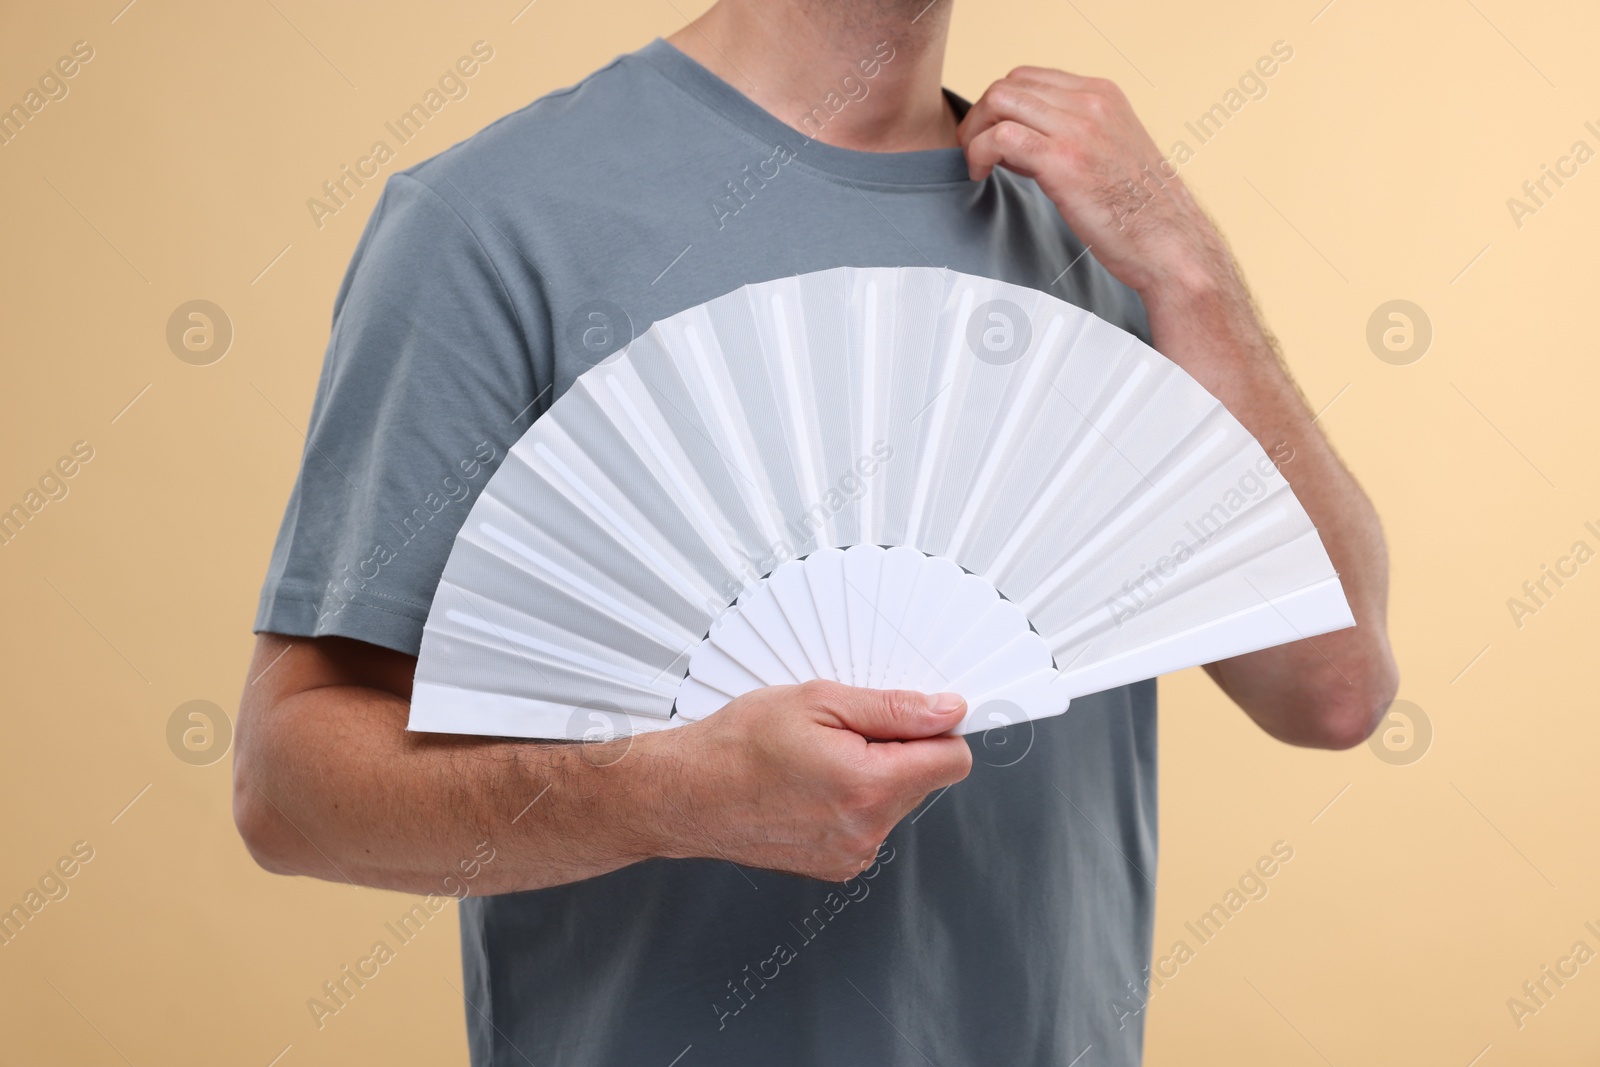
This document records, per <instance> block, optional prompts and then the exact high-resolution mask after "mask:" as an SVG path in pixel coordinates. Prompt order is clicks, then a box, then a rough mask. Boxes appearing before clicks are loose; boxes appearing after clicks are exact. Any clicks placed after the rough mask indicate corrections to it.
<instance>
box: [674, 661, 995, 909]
mask: <svg viewBox="0 0 1600 1067" xmlns="http://www.w3.org/2000/svg"><path fill="white" fill-rule="evenodd" d="M966 708H967V705H966V702H965V701H963V700H962V699H961V698H960V697H958V696H955V695H953V694H941V695H939V696H927V695H924V694H922V693H913V692H903V691H898V690H880V689H856V688H852V687H850V686H846V685H840V684H838V683H837V682H822V681H816V682H806V683H805V684H803V685H789V686H774V687H772V688H770V689H758V690H756V691H755V692H753V693H749V694H747V695H745V696H742V697H740V698H738V699H737V700H735V701H733V702H732V703H730V704H729V705H728V706H727V707H725V708H723V709H722V710H721V711H719V712H717V713H716V714H715V715H712V716H709V717H708V718H706V719H704V720H702V721H701V722H698V723H695V724H693V725H691V726H686V727H683V728H681V729H678V730H669V731H667V732H666V734H663V735H658V736H659V738H660V740H661V741H663V742H667V743H669V744H672V745H674V746H675V747H677V749H678V752H679V758H680V759H682V760H683V761H684V766H685V767H686V768H688V769H689V773H691V774H694V775H696V776H697V777H699V780H698V781H697V782H695V783H694V784H693V785H692V786H691V788H690V789H689V790H688V793H689V796H690V798H691V799H690V801H689V803H688V804H686V805H684V809H683V810H682V811H681V812H678V813H677V814H678V816H679V818H677V819H675V820H673V824H674V825H673V830H672V833H673V836H674V837H675V839H676V845H675V846H674V851H676V852H677V854H679V855H685V856H719V857H721V858H723V859H729V860H733V861H734V862H736V863H742V864H745V865H746V866H750V867H769V868H773V869H776V870H783V871H790V872H793V873H795V874H803V875H808V876H810V877H812V878H820V879H823V880H825V881H833V882H839V881H844V880H845V879H847V878H853V877H855V876H856V875H857V874H860V873H861V871H862V870H863V869H865V868H866V867H867V866H869V865H870V864H871V863H872V861H873V859H874V857H876V855H877V853H878V848H879V846H880V845H881V844H882V843H883V839H884V838H885V837H887V836H888V835H889V831H890V830H892V829H893V828H894V826H895V824H896V823H898V822H899V821H900V820H901V819H903V818H904V817H905V816H906V814H907V813H908V812H910V811H911V810H912V809H913V808H915V807H916V806H917V805H918V804H919V803H921V802H922V798H923V797H925V796H927V795H928V794H929V793H931V792H933V791H934V790H935V789H941V788H943V787H945V786H947V785H951V784H952V783H954V782H958V781H960V780H961V779H963V778H965V777H966V776H967V772H968V771H970V770H971V769H972V749H971V748H969V747H968V745H967V742H966V741H965V740H964V739H963V738H960V737H953V736H939V735H943V734H944V733H945V731H947V730H949V729H951V728H952V727H954V726H955V725H956V724H958V723H959V722H960V721H961V717H962V715H963V714H965V712H966ZM670 735H677V736H675V737H673V736H670ZM868 738H879V739H882V740H877V741H868V740H867V739H868ZM701 776H703V777H701Z"/></svg>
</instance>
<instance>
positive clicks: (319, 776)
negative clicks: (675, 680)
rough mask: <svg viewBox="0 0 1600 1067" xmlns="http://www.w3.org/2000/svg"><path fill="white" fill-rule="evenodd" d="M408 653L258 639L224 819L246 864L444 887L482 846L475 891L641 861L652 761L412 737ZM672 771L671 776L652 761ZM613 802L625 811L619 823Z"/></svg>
mask: <svg viewBox="0 0 1600 1067" xmlns="http://www.w3.org/2000/svg"><path fill="white" fill-rule="evenodd" d="M416 662H417V661H416V659H415V658H414V657H412V656H407V655H405V654H403V653H400V652H395V651H391V650H389V649H385V648H380V647H378V646H376V645H369V644H366V643H364V642H361V641H353V640H348V639H346V638H339V637H326V638H317V639H308V638H299V637H282V636H278V635H274V634H264V635H262V636H261V638H260V639H259V641H258V642H257V646H256V653H255V657H254V662H253V663H252V665H251V668H250V675H249V678H250V680H249V681H248V682H247V683H246V685H245V690H244V696H243V699H242V700H241V702H240V708H239V727H238V739H237V744H236V748H235V752H234V796H233V810H234V819H235V821H236V822H237V823H238V826H239V831H240V834H241V835H242V836H243V838H244V841H245V844H246V846H247V847H248V848H249V849H250V853H251V855H252V856H254V857H255V859H256V861H257V862H258V863H260V864H261V866H263V867H265V868H266V869H267V870H270V871H274V872H277V873H281V874H309V875H313V876H315V877H318V878H325V879H328V880H330V881H344V882H352V883H355V884H359V885H369V886H377V887H379V888H383V889H397V890H402V891H408V892H417V893H440V892H443V891H444V890H443V889H442V888H441V887H442V886H443V885H444V883H445V880H446V879H447V878H449V877H451V876H452V875H454V876H456V877H457V878H459V875H460V871H459V867H458V865H459V864H460V863H461V861H462V860H464V859H471V858H472V857H473V856H474V854H475V850H476V849H477V847H478V845H479V844H480V843H481V842H483V841H485V840H487V841H489V842H491V843H492V844H493V845H494V848H495V857H496V861H495V862H493V863H490V864H487V865H484V866H483V868H482V871H481V873H480V874H478V876H477V877H476V878H475V879H474V881H473V884H472V890H473V892H474V893H480V894H482V893H500V892H507V891H511V890H518V889H532V888H538V887H542V886H548V885H557V884H560V883H562V882H570V881H576V880H578V879H582V878H590V877H593V876H595V875H599V874H604V873H606V872H607V871H611V870H615V869H616V868H618V867H622V866H624V865H626V864H628V863H632V862H634V861H635V860H638V859H641V858H643V857H644V856H645V855H648V854H650V852H651V850H650V849H649V848H648V847H647V846H646V845H645V842H646V841H648V840H649V839H650V837H651V834H652V827H650V826H648V825H641V824H640V823H639V821H638V819H637V815H638V813H639V812H641V811H644V812H648V811H652V810H656V809H657V807H658V805H656V804H655V803H654V800H655V799H657V798H654V797H651V796H648V795H641V793H646V794H647V793H648V792H649V791H651V790H656V789H659V788H660V785H659V783H658V781H657V778H658V777H659V776H658V775H652V774H646V773H636V772H639V771H641V764H644V763H649V762H651V761H655V762H659V754H658V753H657V752H655V751H654V750H653V749H652V748H651V746H650V745H649V744H648V743H647V741H646V739H645V738H642V737H641V738H638V739H636V740H635V741H633V742H632V743H629V742H619V743H618V744H620V745H626V746H627V750H626V758H620V757H621V753H620V751H618V750H615V749H613V750H612V753H611V754H610V755H607V756H603V757H602V756H600V755H598V754H597V752H596V751H594V750H588V751H586V748H587V747H588V746H584V745H572V744H559V743H530V742H525V741H512V740H501V739H495V738H481V737H462V736H456V735H441V734H423V733H411V732H408V731H407V730H406V719H407V717H408V716H409V714H410V695H411V679H412V676H413V674H414V673H415V670H416ZM656 770H658V771H660V772H661V773H662V775H663V776H665V777H667V778H670V770H669V769H667V768H664V767H657V768H656ZM622 811H627V812H628V813H629V818H619V817H618V815H619V813H621V812H622Z"/></svg>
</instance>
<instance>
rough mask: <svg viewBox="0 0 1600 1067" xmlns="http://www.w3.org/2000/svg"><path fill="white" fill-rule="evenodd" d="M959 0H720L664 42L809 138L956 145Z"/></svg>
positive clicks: (898, 147)
mask: <svg viewBox="0 0 1600 1067" xmlns="http://www.w3.org/2000/svg"><path fill="white" fill-rule="evenodd" d="M952 2H953V0H931V2H930V0H783V2H780V3H773V2H771V0H720V2H719V3H717V4H715V5H713V6H712V8H711V9H710V10H709V11H707V12H706V13H705V14H704V15H701V16H700V17H699V18H698V19H696V20H695V21H693V22H692V23H690V24H689V25H688V26H685V27H684V28H683V29H681V30H679V31H678V32H677V33H675V34H673V35H672V36H671V37H669V38H667V40H668V41H669V42H670V43H672V44H673V45H674V46H676V47H677V48H678V49H679V50H680V51H682V52H684V53H685V54H687V55H688V56H689V57H690V58H692V59H694V60H696V61H697V62H699V63H700V64H701V65H702V66H704V67H706V68H708V69H709V70H710V71H711V72H712V73H714V74H716V75H717V76H718V77H720V78H721V79H722V80H723V81H726V82H728V83H729V84H730V85H733V86H735V87H736V88H738V89H739V90H740V91H741V92H743V93H744V94H745V95H746V96H748V97H749V98H750V99H751V100H753V101H754V102H755V103H756V104H758V105H760V107H761V108H762V109H763V110H765V111H767V112H768V113H770V114H772V115H774V116H775V117H777V118H778V119H780V120H781V121H783V122H784V123H786V124H788V125H790V126H793V127H794V128H795V129H797V130H799V131H801V132H802V133H804V134H805V135H806V136H808V137H812V138H814V139H816V140H818V141H821V142H823V143H824V144H830V145H834V146H836V147H839V148H852V149H858V150H861V151H868V152H911V151H916V150H919V149H926V148H953V147H955V146H956V144H957V141H956V118H955V115H954V114H952V113H951V111H950V107H949V105H948V103H947V102H946V101H945V98H944V94H943V91H942V89H941V85H942V82H941V72H942V69H943V66H944V47H945V39H946V36H947V33H948V31H949V25H950V5H951V3H952Z"/></svg>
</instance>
